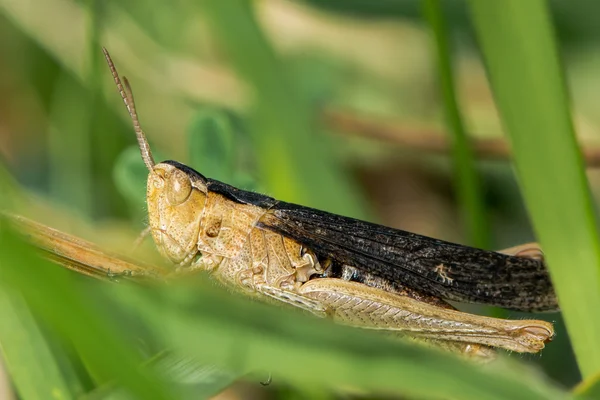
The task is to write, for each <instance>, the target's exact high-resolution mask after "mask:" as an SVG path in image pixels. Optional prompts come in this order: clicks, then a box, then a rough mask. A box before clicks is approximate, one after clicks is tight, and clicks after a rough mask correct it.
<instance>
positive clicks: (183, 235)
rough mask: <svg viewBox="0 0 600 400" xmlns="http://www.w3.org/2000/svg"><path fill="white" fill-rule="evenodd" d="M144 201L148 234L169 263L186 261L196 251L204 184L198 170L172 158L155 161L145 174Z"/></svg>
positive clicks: (181, 263) (192, 256)
mask: <svg viewBox="0 0 600 400" xmlns="http://www.w3.org/2000/svg"><path fill="white" fill-rule="evenodd" d="M146 201H147V204H148V222H149V224H150V229H151V232H152V237H153V238H154V242H155V243H156V246H157V247H158V249H159V250H160V252H161V253H162V254H163V255H164V256H165V257H167V258H169V259H170V260H171V261H172V262H173V263H175V264H179V265H187V264H189V263H190V262H191V261H192V259H193V258H194V256H195V255H196V253H197V252H198V247H197V244H198V235H199V230H200V219H201V218H202V211H203V210H204V206H205V203H206V185H205V184H204V182H203V179H202V177H201V176H200V175H199V174H192V173H190V172H189V171H188V169H187V168H186V167H185V166H183V165H181V164H178V163H175V162H172V161H166V162H162V163H160V164H157V165H155V166H154V167H153V168H152V169H151V170H150V174H149V175H148V183H147V191H146Z"/></svg>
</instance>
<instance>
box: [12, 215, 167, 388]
mask: <svg viewBox="0 0 600 400" xmlns="http://www.w3.org/2000/svg"><path fill="white" fill-rule="evenodd" d="M2 222H3V221H2ZM0 267H1V268H0V283H1V284H2V285H7V286H9V287H11V288H18V290H19V291H20V293H22V294H23V297H24V298H25V299H26V300H27V302H28V304H30V305H31V308H32V310H33V311H35V312H36V313H37V315H40V316H41V318H43V319H44V320H45V321H46V322H48V323H49V324H50V325H51V326H52V327H53V328H54V329H56V330H57V331H58V332H60V333H62V334H63V335H64V336H65V337H68V338H69V340H70V341H71V342H72V343H73V345H74V347H75V348H76V349H77V351H78V352H79V354H80V355H81V356H82V358H84V359H85V360H86V362H87V363H88V364H90V365H93V366H94V368H95V370H97V371H98V372H100V373H101V374H102V378H103V379H105V380H111V379H119V380H120V382H122V383H123V385H126V386H127V389H129V390H130V391H131V393H134V394H136V395H138V396H139V397H140V398H144V399H157V400H158V399H167V398H170V397H169V396H167V394H166V393H165V388H164V387H163V386H161V385H160V384H159V383H158V381H157V380H156V379H152V378H153V377H152V376H151V374H150V373H149V372H148V371H142V370H141V368H140V364H141V362H140V357H139V356H138V354H137V353H136V352H134V351H133V349H132V348H131V347H128V346H127V344H126V342H125V341H124V339H123V337H122V335H119V334H117V330H116V329H117V328H116V327H115V326H110V325H109V324H108V323H107V321H106V320H105V319H104V318H101V316H99V315H96V314H94V312H93V310H92V309H91V308H90V307H88V306H89V304H86V301H85V293H84V292H82V291H80V290H77V289H76V288H75V287H74V286H73V284H72V281H70V280H69V276H67V275H66V272H65V271H60V270H57V269H56V268H53V267H51V266H48V262H47V261H44V260H41V259H39V258H38V257H36V256H35V255H34V254H33V253H32V251H31V248H30V246H26V245H25V244H24V243H22V242H21V241H20V240H18V239H17V238H16V237H15V235H13V234H12V232H10V230H9V229H8V227H7V226H6V224H5V223H3V224H2V226H0ZM130 339H131V338H130Z"/></svg>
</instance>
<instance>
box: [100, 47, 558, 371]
mask: <svg viewBox="0 0 600 400" xmlns="http://www.w3.org/2000/svg"><path fill="white" fill-rule="evenodd" d="M103 51H104V55H105V58H106V61H107V63H108V66H109V68H110V70H111V73H112V76H113V78H114V81H115V84H116V86H117V88H118V91H119V93H120V95H121V97H122V99H123V101H124V103H125V106H126V107H127V110H128V112H129V115H130V117H131V120H132V122H133V127H134V130H135V133H136V136H137V141H138V143H139V148H140V152H141V155H142V159H143V160H144V163H145V164H146V167H147V168H148V171H149V174H148V181H147V193H146V200H147V207H148V221H149V226H148V231H149V232H150V233H151V235H152V237H153V239H154V242H155V244H156V246H157V247H158V250H159V252H160V253H161V254H162V255H163V256H164V257H166V258H168V259H169V260H170V261H171V262H172V263H173V264H175V265H176V266H177V271H179V272H186V273H189V272H191V271H195V270H204V271H207V272H209V273H210V274H211V275H212V276H213V277H215V278H216V279H217V280H219V281H220V282H222V283H224V284H225V285H227V286H229V287H232V288H235V289H236V290H239V291H242V292H244V293H247V294H249V295H251V296H258V297H260V298H263V299H270V300H274V301H276V302H279V303H285V304H288V305H291V306H295V307H299V308H301V309H304V310H307V311H309V312H311V313H313V314H315V315H317V316H320V317H327V318H331V319H333V320H334V321H336V322H338V323H342V324H346V325H351V326H355V327H360V328H365V329H373V330H380V331H385V332H388V333H390V334H394V335H396V334H397V335H402V336H406V337H409V338H413V339H415V340H417V341H424V342H426V343H429V344H432V345H435V346H438V347H442V348H445V349H447V350H451V351H454V352H459V353H462V354H464V355H466V356H469V357H473V358H476V359H481V360H489V359H493V358H494V356H495V349H494V348H502V349H506V350H509V351H515V352H520V353H535V352H538V351H540V350H542V349H543V348H544V344H545V343H547V342H549V341H550V340H552V338H553V336H554V329H553V326H552V324H550V323H548V322H545V321H538V320H505V319H499V318H491V317H484V316H478V315H472V314H468V313H463V312H460V311H458V310H457V309H455V308H454V307H453V306H452V305H450V304H449V303H447V302H446V300H451V301H458V302H474V303H482V304H489V305H493V306H499V307H504V308H507V309H512V310H519V311H553V310H557V309H558V304H557V299H556V295H555V293H554V290H553V287H552V284H551V281H550V277H549V275H548V272H547V269H546V267H545V264H544V260H543V254H542V252H541V251H540V249H539V247H538V246H537V245H536V244H528V245H522V246H517V247H515V248H511V249H507V250H504V251H500V252H492V251H486V250H481V249H476V248H471V247H467V246H462V245H459V244H454V243H449V242H445V241H442V240H438V239H433V238H429V237H426V236H421V235H417V234H414V233H410V232H406V231H402V230H398V229H393V228H389V227H386V226H382V225H377V224H373V223H368V222H364V221H360V220H356V219H352V218H347V217H343V216H339V215H334V214H330V213H327V212H323V211H320V210H316V209H311V208H308V207H304V206H300V205H296V204H290V203H286V202H284V201H279V200H276V199H274V198H271V197H268V196H265V195H262V194H258V193H253V192H249V191H244V190H240V189H238V188H235V187H233V186H230V185H227V184H225V183H222V182H219V181H216V180H213V179H210V178H207V177H204V176H203V175H202V174H200V173H199V172H197V171H195V170H193V169H192V168H190V167H188V166H186V165H183V164H181V163H178V162H176V161H164V162H161V163H158V164H157V163H155V161H154V159H153V156H152V152H151V150H150V146H149V144H148V141H147V139H146V136H145V134H144V132H143V131H142V128H141V126H140V123H139V120H138V115H137V111H136V108H135V102H134V98H133V92H132V90H131V87H130V85H129V83H128V81H127V79H126V78H123V83H122V82H121V79H120V77H119V74H118V73H117V70H116V68H115V66H114V64H113V62H112V60H111V58H110V55H109V54H108V52H107V51H106V49H103Z"/></svg>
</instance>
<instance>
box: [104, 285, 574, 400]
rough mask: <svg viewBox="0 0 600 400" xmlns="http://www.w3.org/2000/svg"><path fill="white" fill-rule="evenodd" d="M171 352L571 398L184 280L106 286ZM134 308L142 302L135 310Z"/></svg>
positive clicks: (277, 374) (392, 381) (458, 388)
mask: <svg viewBox="0 0 600 400" xmlns="http://www.w3.org/2000/svg"><path fill="white" fill-rule="evenodd" d="M110 289H111V290H110V293H109V294H107V297H108V298H112V299H116V298H121V297H122V296H123V298H126V299H127V300H128V303H129V304H132V305H135V306H136V311H135V312H136V315H138V316H140V317H141V318H143V319H144V320H145V321H146V323H147V324H148V325H149V326H151V327H152V329H151V330H152V332H154V333H155V334H156V335H159V337H160V338H161V339H162V340H163V341H164V342H165V343H166V344H167V345H168V347H169V348H170V349H173V351H175V352H176V353H179V354H186V355H189V356H190V357H195V358H196V359H197V360H198V361H199V362H202V363H206V364H215V365H217V366H219V367H223V368H227V369H228V370H231V371H236V372H237V373H244V372H261V371H270V372H272V373H273V379H274V380H276V381H277V382H287V383H290V384H292V385H294V386H298V387H304V386H305V385H307V384H309V385H310V386H311V387H312V388H315V389H318V388H330V389H332V388H334V389H340V388H348V389H351V390H352V391H353V392H357V393H369V394H375V393H379V394H390V395H391V394H396V395H397V394H401V395H403V396H408V397H410V396H415V397H418V398H434V399H442V398H443V399H458V398H460V399H465V400H470V399H473V400H474V399H477V400H483V399H511V400H515V399H560V398H568V397H569V396H568V395H567V394H566V393H564V392H561V391H560V390H558V389H557V388H555V387H554V386H553V385H552V384H550V383H549V382H547V381H544V380H543V379H540V376H539V375H538V374H536V373H535V372H534V371H532V370H531V369H529V368H527V367H526V366H524V365H519V364H518V363H517V362H515V361H513V360H508V359H501V360H498V361H497V362H495V363H492V364H490V365H486V366H482V365H480V364H477V363H473V362H467V361H465V360H462V359H460V358H458V357H455V356H452V355H450V354H447V353H445V352H442V351H435V350H433V349H429V348H425V347H423V346H417V345H414V344H409V343H407V342H405V341H400V340H392V339H390V338H389V337H386V336H382V335H381V334H378V333H376V332H372V331H366V330H360V329H356V328H350V327H343V326H339V325H335V324H333V323H332V322H331V321H327V320H321V319H318V318H315V317H311V316H308V315H305V314H302V313H300V312H298V311H296V310H292V309H283V308H280V307H274V306H272V305H267V304H261V303H258V302H253V301H248V299H247V298H245V297H241V296H237V295H234V294H232V293H230V292H228V291H225V290H223V289H222V288H218V287H216V286H215V285H214V284H213V283H212V282H205V281H203V280H202V279H196V280H195V281H192V279H188V280H187V281H186V285H185V286H183V285H178V286H177V287H170V288H165V290H164V291H161V295H160V296H157V295H156V293H155V292H149V291H142V288H140V287H139V286H136V287H133V286H131V287H124V286H121V285H119V286H117V285H113V286H111V287H110ZM138 306H141V307H138Z"/></svg>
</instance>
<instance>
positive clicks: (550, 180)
mask: <svg viewBox="0 0 600 400" xmlns="http://www.w3.org/2000/svg"><path fill="white" fill-rule="evenodd" d="M469 4H470V8H471V11H472V17H473V22H474V24H475V28H476V31H477V35H478V38H479V41H480V45H481V50H482V52H483V55H484V59H485V62H486V65H487V69H488V74H489V79H490V82H491V85H492V88H493V90H494V95H495V98H496V102H497V105H498V108H499V110H500V114H501V116H502V120H503V123H504V127H505V129H506V133H507V134H508V137H509V138H510V141H511V143H512V148H513V152H514V161H515V165H516V169H517V174H518V178H519V181H520V184H521V188H522V191H523V194H524V197H525V202H526V204H527V208H528V210H529V213H530V215H531V218H532V220H533V225H534V228H535V232H536V234H537V237H538V239H539V241H540V242H541V244H542V247H543V249H544V252H545V254H546V256H547V260H548V264H549V268H550V273H551V275H552V279H553V282H554V285H555V287H556V291H557V293H558V296H559V301H560V305H561V308H562V310H563V314H564V318H565V321H566V324H567V329H568V331H569V335H570V337H571V339H572V343H573V347H574V350H575V354H576V356H577V360H578V363H579V367H580V369H581V372H582V374H583V375H584V376H589V375H590V374H592V373H594V372H596V371H599V370H600V346H598V332H600V317H599V315H600V314H599V313H598V310H600V247H599V243H598V232H597V229H596V219H595V215H594V212H593V207H592V200H591V196H590V192H589V188H588V185H587V180H586V176H585V173H584V169H583V163H582V159H581V155H580V152H579V150H578V147H577V143H576V140H575V136H574V130H573V125H572V122H571V118H570V115H569V101H568V95H567V93H566V90H565V82H564V79H563V72H562V70H561V65H560V60H559V56H558V54H557V46H556V43H555V41H554V32H553V28H552V24H551V19H550V15H549V11H548V9H547V4H546V2H544V1H542V0H529V1H522V0H505V1H502V2H498V1H477V0H471V1H470V2H469Z"/></svg>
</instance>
